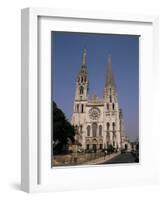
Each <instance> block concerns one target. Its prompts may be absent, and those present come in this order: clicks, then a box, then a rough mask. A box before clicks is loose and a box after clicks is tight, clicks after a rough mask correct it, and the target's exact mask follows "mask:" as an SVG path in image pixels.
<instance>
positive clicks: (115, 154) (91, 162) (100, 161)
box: [82, 152, 120, 165]
mask: <svg viewBox="0 0 163 200" xmlns="http://www.w3.org/2000/svg"><path fill="white" fill-rule="evenodd" d="M118 155H120V152H118V153H113V154H111V155H107V156H105V159H104V156H103V157H100V158H97V159H95V160H90V161H88V162H85V163H82V164H83V165H95V164H96V165H97V164H101V163H103V162H105V161H107V160H110V159H112V158H114V157H116V156H118Z"/></svg>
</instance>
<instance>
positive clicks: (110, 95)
mask: <svg viewBox="0 0 163 200" xmlns="http://www.w3.org/2000/svg"><path fill="white" fill-rule="evenodd" d="M111 102H112V97H111V95H110V103H111Z"/></svg>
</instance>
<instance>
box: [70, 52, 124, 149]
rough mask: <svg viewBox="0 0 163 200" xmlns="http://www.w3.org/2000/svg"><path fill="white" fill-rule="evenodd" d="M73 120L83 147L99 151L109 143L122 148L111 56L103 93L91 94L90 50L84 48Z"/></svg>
mask: <svg viewBox="0 0 163 200" xmlns="http://www.w3.org/2000/svg"><path fill="white" fill-rule="evenodd" d="M97 84H98V83H97ZM71 123H72V125H73V126H74V127H75V129H76V135H75V137H76V141H78V142H79V143H80V144H81V148H82V149H83V150H94V151H98V150H100V149H106V148H108V147H109V145H112V146H113V147H114V148H116V149H117V150H120V149H122V148H123V142H124V141H123V140H124V139H123V138H124V128H123V114H122V110H121V109H120V107H119V103H118V96H117V89H116V84H115V80H114V76H113V72H112V61H111V57H109V59H108V66H107V73H106V82H105V86H104V94H103V97H98V96H96V95H94V96H89V75H88V66H87V52H86V49H84V51H83V57H82V65H81V67H80V71H79V74H78V75H77V79H76V91H75V99H74V107H73V115H72V121H71Z"/></svg>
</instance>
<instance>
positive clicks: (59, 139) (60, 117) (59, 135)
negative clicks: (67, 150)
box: [53, 102, 75, 153]
mask: <svg viewBox="0 0 163 200" xmlns="http://www.w3.org/2000/svg"><path fill="white" fill-rule="evenodd" d="M74 136H75V129H74V127H73V126H72V125H71V124H70V123H69V122H68V120H67V119H66V117H65V115H64V113H63V112H62V110H61V109H59V108H58V107H57V105H56V103H55V102H53V141H54V144H56V143H57V145H54V149H53V150H54V153H62V151H63V148H64V147H65V146H66V145H67V144H68V139H70V140H71V142H74Z"/></svg>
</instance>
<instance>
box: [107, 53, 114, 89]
mask: <svg viewBox="0 0 163 200" xmlns="http://www.w3.org/2000/svg"><path fill="white" fill-rule="evenodd" d="M109 86H111V87H116V85H115V80H114V76H113V70H112V59H111V55H109V56H108V66H107V75H106V83H105V87H109Z"/></svg>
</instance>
